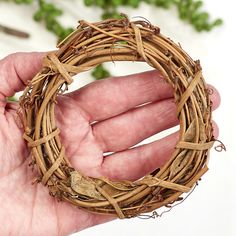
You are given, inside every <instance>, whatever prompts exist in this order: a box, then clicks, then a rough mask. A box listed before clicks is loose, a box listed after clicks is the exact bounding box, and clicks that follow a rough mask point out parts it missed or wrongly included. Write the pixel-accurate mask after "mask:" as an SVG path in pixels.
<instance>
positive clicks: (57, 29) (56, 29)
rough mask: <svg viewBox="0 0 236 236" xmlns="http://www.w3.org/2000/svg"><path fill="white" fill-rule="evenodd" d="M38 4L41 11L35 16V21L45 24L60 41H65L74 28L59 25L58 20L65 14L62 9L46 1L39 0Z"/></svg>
mask: <svg viewBox="0 0 236 236" xmlns="http://www.w3.org/2000/svg"><path fill="white" fill-rule="evenodd" d="M38 3H39V9H38V10H37V11H36V12H35V14H34V16H33V17H34V20H35V21H38V22H43V23H45V25H46V28H47V29H48V30H49V31H51V32H52V33H54V34H55V35H56V36H57V37H58V39H59V40H62V39H64V38H65V37H66V36H68V35H69V34H70V33H72V32H73V28H65V27H63V26H62V25H61V24H60V23H59V21H58V19H57V18H58V17H59V16H61V15H62V14H63V11H62V10H61V9H59V8H57V7H56V6H55V5H53V4H52V3H47V2H45V1H44V0H39V1H38Z"/></svg>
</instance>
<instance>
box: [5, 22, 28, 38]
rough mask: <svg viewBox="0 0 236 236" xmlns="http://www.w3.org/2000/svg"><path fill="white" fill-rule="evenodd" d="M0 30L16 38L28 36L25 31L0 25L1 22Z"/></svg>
mask: <svg viewBox="0 0 236 236" xmlns="http://www.w3.org/2000/svg"><path fill="white" fill-rule="evenodd" d="M0 31H2V32H4V33H6V34H9V35H12V36H15V37H18V38H29V36H30V35H29V34H28V33H26V32H23V31H21V30H17V29H13V28H10V27H8V26H4V25H1V24H0Z"/></svg>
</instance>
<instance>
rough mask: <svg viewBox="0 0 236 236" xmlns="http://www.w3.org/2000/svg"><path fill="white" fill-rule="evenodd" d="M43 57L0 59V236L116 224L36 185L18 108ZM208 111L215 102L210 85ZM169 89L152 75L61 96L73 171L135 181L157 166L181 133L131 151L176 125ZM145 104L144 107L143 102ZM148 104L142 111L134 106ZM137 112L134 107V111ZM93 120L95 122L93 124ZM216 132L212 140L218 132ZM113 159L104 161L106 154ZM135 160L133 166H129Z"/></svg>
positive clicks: (61, 121)
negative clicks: (16, 96)
mask: <svg viewBox="0 0 236 236" xmlns="http://www.w3.org/2000/svg"><path fill="white" fill-rule="evenodd" d="M44 55H45V53H17V54H12V55H10V56H8V57H6V58H4V59H2V60H1V61H0V189H1V191H0V202H1V211H0V222H1V224H0V232H1V234H2V235H19V236H20V235H34V236H37V235H43V236H44V235H52V236H53V235H68V234H71V233H73V232H77V231H80V230H83V229H85V228H87V227H91V226H93V225H96V224H100V223H104V222H107V221H110V220H112V219H114V217H111V216H101V215H96V214H92V213H88V212H85V211H83V210H81V209H78V208H76V207H74V206H71V205H70V204H68V203H66V202H60V203H58V202H57V201H56V200H55V199H54V198H52V197H51V196H49V194H48V190H47V188H45V187H44V186H42V185H41V184H33V185H32V180H33V179H34V178H35V176H36V172H35V170H34V171H32V170H31V168H29V166H28V165H29V163H30V150H29V149H28V148H27V145H26V143H25V141H24V140H23V139H22V134H23V130H22V127H21V126H20V122H19V119H18V118H17V114H16V112H17V109H18V108H19V106H18V104H17V103H16V102H6V97H8V96H12V95H13V94H14V93H15V92H17V91H22V90H23V89H24V87H25V84H26V83H27V81H29V80H30V79H32V77H33V76H34V75H35V74H36V73H37V71H38V70H39V69H40V67H41V63H42V58H43V56H44ZM210 88H212V89H213V91H214V92H213V94H212V95H211V99H212V101H213V108H214V109H215V108H217V107H218V106H219V103H220V97H219V93H218V92H217V91H216V90H215V89H214V88H213V87H212V86H210ZM172 96H173V91H172V90H171V88H170V86H169V85H168V84H167V83H166V82H165V81H164V80H163V78H162V77H161V75H160V74H159V73H158V72H157V71H150V72H145V73H141V74H135V75H130V76H125V77H117V78H109V79H106V80H101V81H96V82H93V83H91V84H89V85H87V86H85V87H82V88H80V89H79V90H77V91H75V92H73V93H70V94H68V95H63V97H62V96H61V97H58V105H57V107H56V120H57V125H58V127H59V128H60V130H61V134H60V135H61V140H62V143H63V144H64V145H65V148H66V154H67V156H68V158H69V159H70V162H71V163H72V165H73V166H74V167H75V168H78V169H79V170H80V171H82V172H83V173H84V174H86V175H90V176H93V177H98V176H101V175H103V176H108V177H110V178H112V179H129V180H135V179H137V178H140V177H142V176H143V175H145V174H147V173H148V172H150V171H152V170H155V169H156V168H157V167H161V166H162V165H163V164H164V163H165V162H166V161H167V160H168V158H169V157H170V155H171V153H172V151H173V149H174V145H175V143H176V141H177V140H178V134H177V133H174V134H171V135H169V136H167V137H165V138H163V139H160V140H158V141H154V142H152V143H150V144H145V145H141V146H138V147H135V148H132V149H130V147H132V146H134V145H136V144H138V143H139V142H140V141H142V140H144V139H146V138H148V137H149V136H152V135H153V134H155V133H158V132H161V131H163V130H165V129H167V128H170V127H173V126H175V125H177V124H178V120H177V118H176V115H175V114H176V107H175V104H174V101H173V98H172ZM146 103H147V104H146ZM142 104H146V105H143V106H139V105H142ZM137 106H139V107H137ZM94 121H97V122H96V123H94ZM214 126H215V136H217V135H218V129H217V127H216V125H214ZM106 152H112V153H113V154H112V155H111V154H110V155H107V156H105V157H104V155H103V154H104V153H106ZM134 160H135V161H134Z"/></svg>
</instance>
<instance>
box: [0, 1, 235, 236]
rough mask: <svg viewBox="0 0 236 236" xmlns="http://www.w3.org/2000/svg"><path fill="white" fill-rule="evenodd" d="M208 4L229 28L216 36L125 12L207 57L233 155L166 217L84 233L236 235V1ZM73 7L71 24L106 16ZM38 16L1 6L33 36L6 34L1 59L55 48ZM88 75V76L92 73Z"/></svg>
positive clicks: (144, 10)
mask: <svg viewBox="0 0 236 236" xmlns="http://www.w3.org/2000/svg"><path fill="white" fill-rule="evenodd" d="M71 1H73V2H74V3H76V2H82V1H76V0H71ZM58 2H59V1H58ZM65 2H67V1H61V4H63V6H66V5H67V4H66V3H65ZM204 2H206V9H207V10H209V11H210V12H211V14H212V15H213V16H221V17H222V18H223V19H224V21H225V24H224V26H223V27H220V28H217V29H215V30H214V31H212V32H211V33H201V34H199V33H196V32H194V30H193V29H192V28H191V27H190V26H189V25H187V24H185V23H183V22H181V21H179V20H178V18H177V13H176V11H175V10H174V9H172V11H165V10H156V9H154V8H153V7H149V6H146V5H142V6H141V8H140V9H138V10H133V9H130V10H128V11H127V10H125V9H121V11H122V12H125V13H127V12H128V13H129V16H137V15H139V16H140V15H142V16H143V17H146V18H147V19H149V20H150V21H151V22H152V23H153V24H156V25H159V26H160V27H161V29H162V32H163V33H165V34H166V35H168V36H170V37H171V38H172V39H173V40H174V41H177V42H180V43H181V45H182V47H183V48H184V49H185V50H186V51H187V52H189V54H190V55H191V56H192V57H193V58H194V59H199V58H200V59H201V64H202V67H203V70H204V75H205V78H206V80H207V81H208V82H209V83H211V84H213V85H215V87H217V88H218V90H219V91H220V93H221V96H222V103H221V107H220V108H219V109H218V110H217V111H216V112H215V113H214V119H215V120H216V122H217V123H218V125H219V127H220V139H221V140H222V141H223V142H224V144H225V145H226V146H227V149H228V150H227V152H223V153H217V152H215V151H212V153H211V160H210V171H209V172H208V173H207V174H206V175H205V176H204V178H203V181H201V182H200V185H199V187H197V188H196V190H195V191H194V193H193V194H192V195H191V196H190V197H189V198H188V199H187V200H186V201H185V202H184V203H183V204H181V205H180V206H177V207H176V208H174V209H173V210H172V211H171V212H170V213H167V214H165V215H163V217H162V218H158V219H156V220H152V219H150V220H140V219H132V220H122V221H121V220H116V221H113V222H110V223H107V224H103V225H99V226H96V227H93V228H90V229H87V230H85V231H83V232H80V233H79V234H78V235H81V236H88V235H104V236H108V235H109V236H110V235H111V234H112V235H113V236H116V235H117V236H118V235H119V236H123V235H136V236H144V235H165V236H172V235H182V236H188V235H191V236H199V235H204V236H205V235H210V236H211V235H214V236H218V235H219V236H220V235H225V236H234V235H236V227H235V224H234V223H233V218H234V214H235V211H236V203H235V198H236V190H235V180H236V174H235V173H236V172H235V166H236V157H235V154H236V145H235V141H234V140H235V133H236V128H235V120H236V111H235V102H236V91H235V87H234V86H235V79H236V78H235V73H234V68H235V55H234V54H235V53H236V49H235V42H236V38H235V33H236V32H235V22H236V17H235V12H234V11H235V3H233V1H230V0H225V1H210V0H205V1H204ZM67 9H68V12H70V13H68V14H66V15H65V16H64V17H63V20H64V23H65V24H68V25H72V26H76V23H77V20H78V19H86V20H88V21H94V20H98V19H99V15H100V10H99V9H87V8H84V7H83V6H82V4H81V3H78V4H75V5H72V4H71V7H67ZM32 13H33V11H32V10H31V8H30V7H28V6H16V5H15V4H12V5H10V4H4V3H0V23H5V24H8V25H9V26H14V27H17V28H21V29H22V30H26V31H28V32H29V33H30V34H31V35H32V37H31V38H30V39H29V40H19V39H15V38H13V37H10V36H7V35H4V34H2V33H1V32H0V58H2V57H4V56H6V55H8V54H10V53H14V52H17V51H46V50H53V49H54V48H55V43H56V39H55V37H54V36H52V35H51V34H50V33H48V32H47V31H46V30H45V29H44V27H43V26H41V25H39V24H37V23H35V22H33V21H32ZM131 67H132V68H131ZM144 69H145V67H139V70H140V71H142V70H144ZM113 70H114V74H119V75H121V73H120V72H121V71H123V74H124V73H126V74H128V73H131V72H134V71H137V68H136V66H135V64H133V65H132V66H129V70H127V67H125V66H124V64H119V65H116V66H115V68H114V67H113ZM84 77H88V74H85V75H84ZM90 80H91V78H90V79H89V81H90ZM78 83H79V84H83V83H84V80H82V82H80V81H79V82H77V85H78ZM77 85H76V86H77Z"/></svg>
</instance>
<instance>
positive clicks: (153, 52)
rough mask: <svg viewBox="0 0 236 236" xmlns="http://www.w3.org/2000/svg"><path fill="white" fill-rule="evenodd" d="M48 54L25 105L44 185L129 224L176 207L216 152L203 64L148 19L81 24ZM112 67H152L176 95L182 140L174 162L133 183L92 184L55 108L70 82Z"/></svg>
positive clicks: (27, 136)
mask: <svg viewBox="0 0 236 236" xmlns="http://www.w3.org/2000/svg"><path fill="white" fill-rule="evenodd" d="M58 47H59V50H58V51H56V52H55V53H50V54H49V55H48V56H47V57H46V58H45V59H44V62H43V68H42V70H41V71H40V72H39V73H38V74H37V75H36V76H35V77H34V78H33V80H32V81H30V82H29V84H28V87H27V88H26V90H25V91H24V94H23V95H22V97H21V98H20V105H21V108H22V115H23V123H24V129H25V133H24V138H25V140H26V141H27V143H28V146H29V147H30V148H31V149H32V158H33V163H36V165H37V167H38V174H39V181H40V182H41V183H42V184H44V185H46V186H47V187H48V188H49V192H50V194H51V195H52V196H54V197H56V198H58V199H59V200H66V201H68V202H70V203H72V204H74V205H76V206H79V207H80V208H83V209H85V210H88V211H92V212H96V213H102V214H112V215H117V216H118V217H119V218H129V217H134V216H138V215H140V214H142V213H146V212H150V211H152V210H154V209H157V208H159V207H162V206H166V205H168V206H170V205H171V204H173V203H174V202H175V201H177V200H178V199H179V196H180V195H181V194H182V193H186V192H189V191H190V190H191V188H193V186H194V185H195V183H196V182H197V181H198V180H199V179H200V178H201V176H202V175H203V174H204V173H205V172H206V171H207V169H208V168H207V162H208V158H209V150H210V148H211V147H212V146H213V143H214V137H213V128H212V123H211V101H210V99H209V93H208V91H207V89H206V84H205V82H204V78H203V76H202V69H201V66H200V63H199V61H193V60H192V59H191V57H190V56H188V54H187V53H186V52H184V51H183V49H182V48H181V47H180V46H179V45H177V44H175V43H174V42H173V41H171V40H170V39H169V38H167V37H165V36H163V35H162V34H161V33H160V29H159V28H158V27H155V26H153V25H151V24H150V23H149V22H145V21H142V20H138V21H133V22H130V21H129V20H128V19H120V20H116V19H109V20H105V21H102V22H96V23H88V22H86V21H81V22H80V25H79V27H78V28H77V30H75V31H74V32H73V33H72V34H71V35H70V36H69V37H67V38H66V39H65V40H64V41H63V42H61V43H60V44H59V45H58ZM108 61H137V62H146V63H148V64H149V65H150V66H151V67H153V68H155V69H157V70H158V71H160V72H161V74H162V75H163V77H164V78H165V80H166V81H167V82H168V83H169V84H170V85H171V86H172V87H173V89H174V98H175V103H176V106H177V116H178V119H179V122H180V134H179V141H178V143H177V144H176V147H175V151H174V152H173V154H172V156H171V158H170V160H169V161H168V162H167V163H166V164H165V165H164V166H163V167H162V168H161V169H157V170H156V171H154V172H152V173H150V174H148V175H146V176H145V177H143V178H141V179H139V180H136V181H134V182H131V181H126V180H121V181H112V180H111V179H108V178H106V177H103V176H102V177H99V178H92V177H88V176H85V175H84V174H83V173H81V172H80V171H78V170H75V169H74V168H73V167H72V166H71V165H70V162H69V160H68V159H67V157H66V153H65V148H64V146H63V144H62V143H61V140H60V130H59V129H58V128H57V125H56V121H55V114H54V109H55V103H56V101H57V96H58V95H59V94H61V93H63V92H64V87H67V85H69V84H71V83H72V82H73V79H72V76H74V75H76V74H78V73H80V72H83V71H87V70H90V69H92V68H94V67H95V66H97V65H99V64H101V63H103V62H108Z"/></svg>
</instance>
